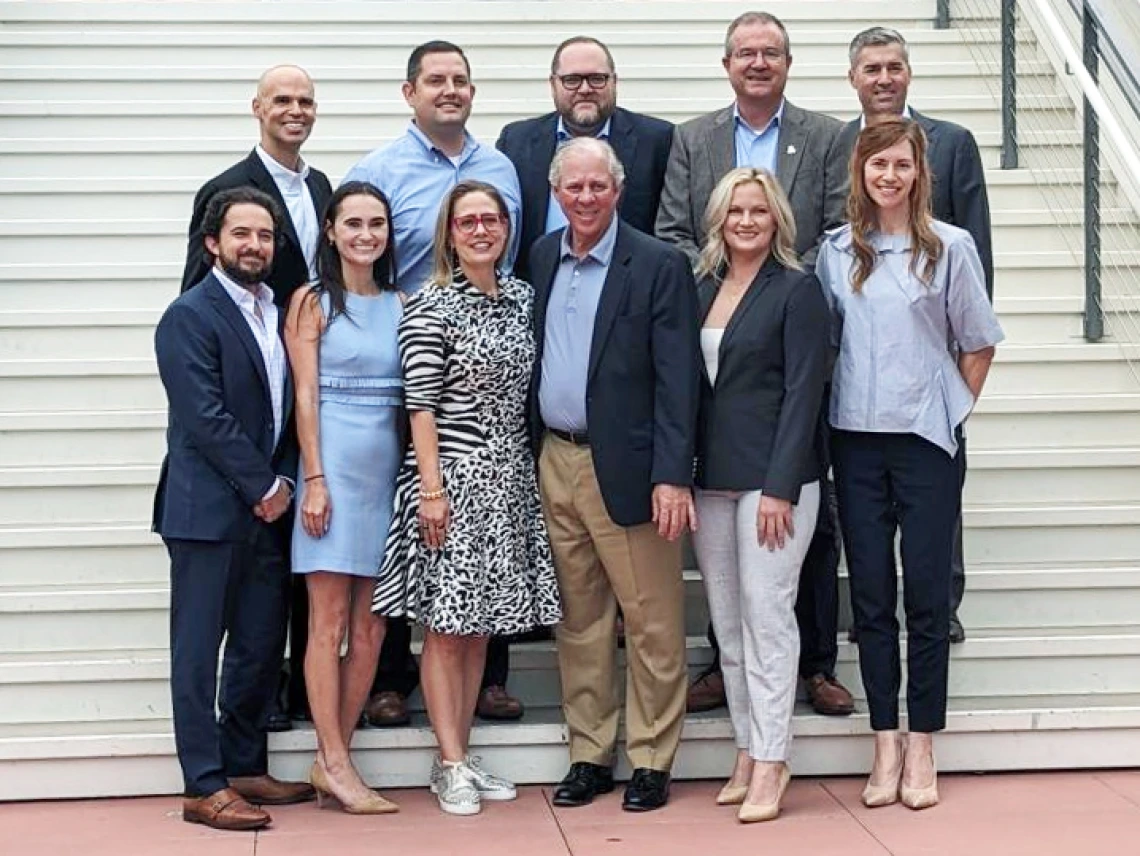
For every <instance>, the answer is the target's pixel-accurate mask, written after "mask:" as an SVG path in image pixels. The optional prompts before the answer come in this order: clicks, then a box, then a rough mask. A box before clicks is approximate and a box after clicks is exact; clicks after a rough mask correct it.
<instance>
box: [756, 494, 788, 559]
mask: <svg viewBox="0 0 1140 856" xmlns="http://www.w3.org/2000/svg"><path fill="white" fill-rule="evenodd" d="M756 534H757V536H758V537H759V539H760V543H761V545H763V546H765V547H767V548H768V549H769V550H776V549H777V548H778V549H780V550H783V549H784V543H785V542H786V541H787V539H789V538H794V537H795V534H796V533H795V530H794V529H793V528H792V504H791V503H790V502H788V500H786V499H777V498H776V497H774V496H761V497H760V509H759V511H757V513H756Z"/></svg>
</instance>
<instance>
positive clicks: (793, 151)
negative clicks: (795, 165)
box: [787, 146, 796, 155]
mask: <svg viewBox="0 0 1140 856" xmlns="http://www.w3.org/2000/svg"><path fill="white" fill-rule="evenodd" d="M795 153H796V147H795V146H788V151H787V154H789V155H794V154H795Z"/></svg>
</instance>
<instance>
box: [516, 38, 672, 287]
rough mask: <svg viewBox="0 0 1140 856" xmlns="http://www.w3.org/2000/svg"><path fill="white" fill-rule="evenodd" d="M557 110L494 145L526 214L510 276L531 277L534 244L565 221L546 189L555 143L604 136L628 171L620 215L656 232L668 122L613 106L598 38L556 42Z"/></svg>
mask: <svg viewBox="0 0 1140 856" xmlns="http://www.w3.org/2000/svg"><path fill="white" fill-rule="evenodd" d="M550 94H551V96H552V97H553V98H554V108H555V110H554V112H553V113H547V114H546V115H545V116H539V117H538V118H535V119H525V120H523V121H521V122H512V123H511V124H509V125H507V126H506V127H505V128H503V131H502V133H501V134H500V135H499V141H498V142H497V143H496V144H495V145H496V146H498V148H499V149H500V151H502V152H503V153H504V154H505V155H506V156H507V157H508V158H510V159H511V162H512V163H513V164H514V165H515V169H516V170H517V171H518V174H519V183H520V184H521V185H522V194H523V216H522V236H521V239H520V240H519V254H518V258H517V259H516V260H515V273H516V274H517V275H518V276H520V277H521V278H522V279H528V278H529V277H528V273H529V255H530V252H529V251H530V248H531V245H533V244H534V242H535V241H536V240H538V239H539V238H541V237H542V236H543V235H545V234H547V233H548V232H553V231H554V230H556V229H561V228H562V227H563V226H565V225H566V217H565V216H564V215H563V213H562V209H561V207H559V205H558V203H557V202H556V201H555V199H554V195H553V193H552V191H551V188H550V177H549V175H548V173H549V171H550V161H551V160H552V159H553V157H554V152H555V150H556V149H557V148H558V146H560V145H562V144H563V143H565V142H566V141H567V140H572V139H574V138H575V137H597V138H598V139H602V140H605V141H606V142H608V143H609V144H610V146H611V147H612V148H613V150H614V152H615V153H616V154H617V157H618V160H619V161H621V164H622V166H623V167H624V168H625V189H624V190H623V191H622V197H621V202H620V205H619V206H618V213H619V214H620V215H621V218H622V219H623V220H625V222H627V223H629V224H630V225H631V226H633V227H634V228H636V229H640V230H641V231H642V232H647V233H649V234H653V223H654V221H655V220H656V219H657V204H658V202H659V200H660V199H661V187H662V185H663V184H664V182H665V167H666V165H667V164H668V162H669V148H670V146H671V145H672V143H673V125H672V123H670V122H666V121H664V120H662V119H655V118H654V117H652V116H644V115H642V114H640V113H633V112H631V111H629V110H624V109H622V108H621V107H618V106H617V70H616V68H615V67H614V58H613V55H612V54H610V50H609V48H607V47H606V46H605V45H604V44H602V42H600V41H598V40H597V39H593V38H590V37H589V36H575V37H574V38H571V39H567V40H566V41H564V42H563V43H562V44H560V45H559V46H558V47H557V49H555V51H554V59H553V60H552V61H551V63H550Z"/></svg>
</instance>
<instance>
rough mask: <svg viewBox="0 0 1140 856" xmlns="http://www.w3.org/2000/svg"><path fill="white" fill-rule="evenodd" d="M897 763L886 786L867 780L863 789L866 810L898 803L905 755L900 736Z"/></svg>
mask: <svg viewBox="0 0 1140 856" xmlns="http://www.w3.org/2000/svg"><path fill="white" fill-rule="evenodd" d="M897 744H898V754H899V763H898V766H897V767H896V768H895V769H894V770H892V771H891V773H890V776H889V777H888V779H887V782H886V784H882V785H875V784H872V783H871V780H870V779H869V778H868V779H867V785H866V787H864V788H863V795H862V799H863V805H865V806H867V808H881V807H882V806H885V805H893V804H894V803H896V802H898V801H899V786H900V784H901V783H902V774H903V758H904V757H905V755H906V750H905V747H904V746H903V745H902V737H901V736H900V737H899V738H898V741H897Z"/></svg>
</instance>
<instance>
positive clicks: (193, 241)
mask: <svg viewBox="0 0 1140 856" xmlns="http://www.w3.org/2000/svg"><path fill="white" fill-rule="evenodd" d="M253 115H254V117H255V118H256V119H257V124H258V127H259V129H260V140H259V142H258V144H257V145H256V146H255V147H254V149H253V151H252V152H250V153H249V155H248V156H247V157H245V158H243V159H242V160H240V161H238V162H237V163H236V164H234V165H233V166H231V167H230V168H229V169H227V170H226V171H225V172H223V173H221V174H220V175H216V176H214V177H213V178H211V179H210V180H209V181H207V182H206V183H205V184H203V185H202V187H201V189H200V190H199V191H198V194H197V195H196V196H195V197H194V213H193V214H192V215H191V217H190V236H189V241H188V243H187V250H186V265H185V268H184V270H183V273H182V290H183V291H186V290H187V289H189V288H192V287H193V286H194V285H197V284H198V283H199V282H201V280H202V278H203V277H204V276H205V275H206V274H207V273H208V272H209V271H210V268H212V267H213V266H214V259H213V258H212V257H211V256H210V254H209V253H206V252H205V251H204V250H203V244H202V238H203V233H202V223H203V219H204V217H205V214H206V207H207V206H208V205H209V204H210V200H211V199H213V198H214V196H215V195H216V194H217V193H219V192H220V191H223V190H228V189H230V188H234V187H254V188H256V189H258V190H260V191H262V192H263V193H265V194H266V195H267V196H269V198H270V199H272V200H273V201H274V202H275V203H276V204H277V207H278V209H279V210H282V211H284V212H286V214H287V215H288V216H287V217H285V218H284V220H283V221H282V224H281V230H280V234H279V239H280V240H279V242H278V246H277V248H276V251H275V253H274V257H273V267H272V269H271V270H270V271H269V272H268V273H267V274H266V275H265V284H266V285H268V286H269V288H270V290H271V291H272V292H273V302H274V303H275V304H276V305H277V306H279V307H281V308H282V309H284V308H286V307H287V306H288V305H289V298H290V296H292V294H293V292H294V291H296V290H297V289H298V288H299V287H300V286H302V285H304V284H305V283H307V282H310V281H311V280H314V279H315V278H316V273H317V271H316V256H317V241H318V239H319V237H320V234H319V233H320V216H321V214H322V212H323V211H324V209H325V205H327V204H328V201H329V197H330V196H332V185H331V184H330V183H329V180H328V177H327V176H326V175H325V174H324V173H323V172H321V171H320V170H318V169H314V168H312V167H311V166H309V165H308V164H307V163H306V162H305V161H304V160H303V159H302V158H301V147H302V146H303V145H304V144H305V142H306V141H307V140H308V139H309V135H310V134H312V132H313V125H314V123H315V122H316V120H317V101H316V94H315V90H314V87H313V80H312V78H311V77H309V75H308V73H307V72H306V71H305V70H304V69H303V68H299V67H297V66H295V65H277V66H274V67H273V68H270V69H268V70H266V71H265V73H264V74H262V75H261V78H260V79H259V80H258V81H257V93H256V95H255V96H254V98H253ZM289 430H292V428H291V427H290V429H289ZM292 615H293V620H292V624H291V627H290V639H291V644H290V650H289V668H288V670H287V671H286V670H284V669H283V670H282V673H281V682H282V687H285V686H286V685H287V687H288V693H287V695H288V698H274V700H273V702H272V703H271V705H270V708H269V710H268V711H267V713H266V725H267V727H268V728H269V730H270V731H286V730H288V729H289V728H291V727H292V726H291V723H290V719H291V718H292V719H308V718H309V715H308V710H309V702H308V699H307V698H306V693H305V673H304V662H305V644H306V641H307V640H308V638H309V632H308V628H309V625H308V622H309V598H308V593H307V592H306V590H305V581H304V579H303V578H298V579H297V580H296V581H295V583H294V584H293V595H292Z"/></svg>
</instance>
